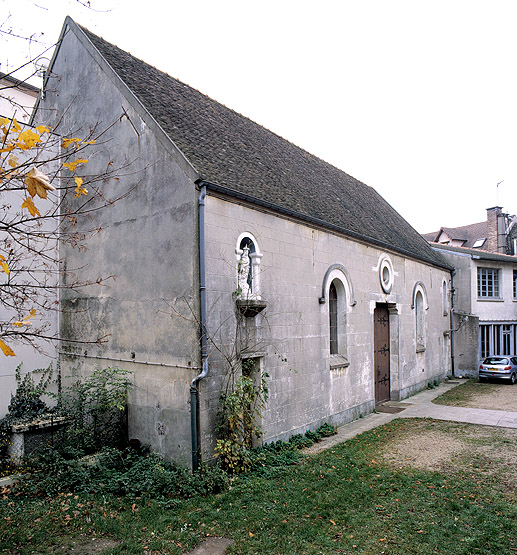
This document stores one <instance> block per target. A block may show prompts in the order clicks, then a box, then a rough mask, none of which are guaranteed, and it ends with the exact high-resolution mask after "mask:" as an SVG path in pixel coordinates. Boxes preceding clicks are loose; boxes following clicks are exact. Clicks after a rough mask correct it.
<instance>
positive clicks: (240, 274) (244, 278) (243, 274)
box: [237, 247, 251, 297]
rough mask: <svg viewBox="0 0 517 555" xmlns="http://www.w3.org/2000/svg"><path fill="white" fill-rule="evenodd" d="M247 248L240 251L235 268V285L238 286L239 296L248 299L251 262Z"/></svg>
mask: <svg viewBox="0 0 517 555" xmlns="http://www.w3.org/2000/svg"><path fill="white" fill-rule="evenodd" d="M249 251H250V250H249V248H248V247H244V248H243V249H242V254H241V259H240V260H239V264H238V266H237V283H238V286H239V296H241V297H248V296H249V295H250V293H251V283H250V282H251V262H250V255H249Z"/></svg>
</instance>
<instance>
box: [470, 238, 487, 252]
mask: <svg viewBox="0 0 517 555" xmlns="http://www.w3.org/2000/svg"><path fill="white" fill-rule="evenodd" d="M485 241H486V237H482V238H481V239H476V242H475V243H474V244H473V245H472V248H473V249H480V248H481V247H482V246H483V245H484V244H485Z"/></svg>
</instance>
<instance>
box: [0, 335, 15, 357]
mask: <svg viewBox="0 0 517 555" xmlns="http://www.w3.org/2000/svg"><path fill="white" fill-rule="evenodd" d="M0 349H2V353H4V355H5V356H6V357H14V356H16V355H15V354H14V351H13V350H12V349H11V347H9V345H6V344H5V343H4V342H3V341H2V340H1V339H0Z"/></svg>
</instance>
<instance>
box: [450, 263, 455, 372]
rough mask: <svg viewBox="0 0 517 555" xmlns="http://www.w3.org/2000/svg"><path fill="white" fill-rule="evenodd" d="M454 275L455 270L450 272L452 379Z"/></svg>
mask: <svg viewBox="0 0 517 555" xmlns="http://www.w3.org/2000/svg"><path fill="white" fill-rule="evenodd" d="M455 275H456V270H452V272H451V311H450V328H451V370H452V377H453V378H454V377H455V375H454V296H455V295H456V291H455V289H454V276H455Z"/></svg>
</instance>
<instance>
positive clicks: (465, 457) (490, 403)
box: [383, 381, 517, 491]
mask: <svg viewBox="0 0 517 555" xmlns="http://www.w3.org/2000/svg"><path fill="white" fill-rule="evenodd" d="M460 392H464V394H463V393H460ZM454 394H456V395H455V396H454ZM449 396H450V397H449ZM444 397H445V398H446V399H447V401H446V404H447V405H453V406H459V407H470V408H479V409H489V410H505V411H515V412H517V385H514V386H512V385H509V384H498V383H479V382H476V381H470V382H468V383H467V384H465V385H463V386H460V387H459V388H454V389H452V390H451V391H449V392H448V393H447V394H446V395H445V396H444ZM383 457H384V459H385V460H386V461H388V462H390V463H391V464H393V465H395V466H398V467H407V466H411V467H416V468H422V469H427V470H436V471H441V472H444V471H445V472H447V471H448V470H449V469H450V468H451V463H452V462H453V461H455V462H463V463H464V465H468V466H471V467H473V466H474V462H473V461H474V460H475V461H476V464H475V466H476V467H478V468H482V467H484V468H485V469H490V467H493V468H494V469H495V467H497V468H499V470H500V471H502V473H503V475H505V476H506V477H507V480H508V484H509V489H510V490H512V491H515V477H514V476H515V471H514V469H515V464H516V463H517V430H515V429H508V428H494V427H491V426H476V425H472V424H459V423H457V424H456V423H449V422H432V423H426V422H419V423H416V425H415V426H414V427H413V428H412V429H411V430H410V431H408V432H407V433H405V434H403V435H401V436H400V437H396V438H394V439H393V441H391V442H390V443H389V445H388V446H387V449H386V451H385V452H384V453H383ZM483 461H485V463H486V464H483ZM489 471H490V470H486V472H489Z"/></svg>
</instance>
